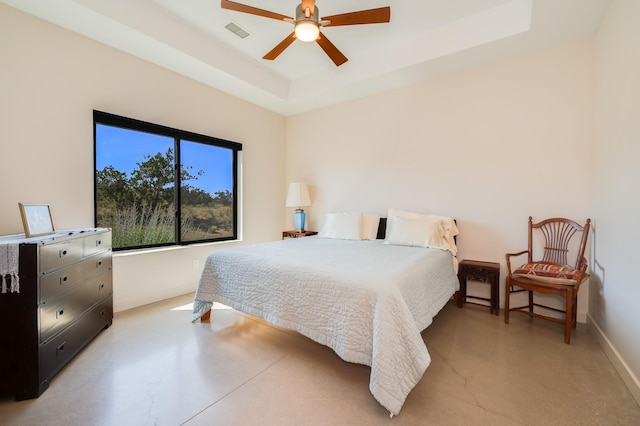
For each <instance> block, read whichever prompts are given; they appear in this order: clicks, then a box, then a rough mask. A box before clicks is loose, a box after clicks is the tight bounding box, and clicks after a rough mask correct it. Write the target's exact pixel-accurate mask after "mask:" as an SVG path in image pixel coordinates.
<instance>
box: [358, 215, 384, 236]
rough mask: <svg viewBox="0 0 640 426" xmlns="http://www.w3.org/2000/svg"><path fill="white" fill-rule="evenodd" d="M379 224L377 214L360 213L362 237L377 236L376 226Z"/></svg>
mask: <svg viewBox="0 0 640 426" xmlns="http://www.w3.org/2000/svg"><path fill="white" fill-rule="evenodd" d="M379 224H380V215H379V214H363V215H362V239H363V240H375V239H376V238H378V226H379Z"/></svg>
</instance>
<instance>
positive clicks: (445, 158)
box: [286, 42, 594, 322]
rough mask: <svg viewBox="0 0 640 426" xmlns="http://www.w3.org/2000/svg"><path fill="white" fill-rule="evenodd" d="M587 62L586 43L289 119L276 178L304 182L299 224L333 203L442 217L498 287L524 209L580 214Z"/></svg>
mask: <svg viewBox="0 0 640 426" xmlns="http://www.w3.org/2000/svg"><path fill="white" fill-rule="evenodd" d="M593 68H594V67H593V43H591V42H587V43H582V44H579V45H574V46H570V47H566V48H563V49H559V50H554V51H547V52H544V53H540V54H536V55H533V56H527V57H523V58H519V59H516V60H510V61H507V62H501V63H498V64H495V65H491V66H485V67H482V68H476V69H473V70H469V71H466V72H463V73H459V74H456V75H452V76H449V77H444V78H440V79H438V80H435V81H431V82H428V83H424V84H421V85H416V86H411V87H408V88H404V89H399V90H395V91H392V92H387V93H383V94H380V95H376V96H370V97H367V98H365V99H361V100H357V101H353V102H349V103H345V104H342V105H339V106H335V107H331V108H325V109H322V110H317V111H313V112H309V113H305V114H300V115H296V116H293V117H290V118H289V119H288V120H287V147H286V150H287V151H286V152H287V161H286V165H287V174H286V175H287V180H288V181H297V180H302V181H306V182H307V183H308V184H310V185H311V189H310V191H311V192H312V193H311V198H312V203H313V206H312V207H311V208H310V209H308V212H309V217H308V220H309V225H308V226H307V228H308V229H318V228H319V227H320V226H321V225H322V219H323V214H324V213H327V212H331V211H341V210H358V211H364V212H370V213H382V214H384V213H385V212H386V210H387V209H388V208H389V207H395V208H400V209H406V210H413V211H419V212H426V213H435V214H443V215H448V216H453V217H455V218H456V219H457V220H458V226H459V228H460V231H461V235H460V237H459V239H458V246H459V259H465V258H467V259H477V260H486V261H495V262H500V263H501V264H502V265H503V268H502V272H501V282H502V283H503V282H504V275H505V269H504V268H505V266H504V264H505V261H504V259H505V253H506V252H515V251H520V250H523V249H526V247H527V219H528V217H529V215H532V216H533V217H534V218H535V219H542V218H547V217H553V216H565V217H569V218H574V219H575V220H578V221H580V222H584V220H585V219H586V218H587V217H588V216H589V205H590V203H589V197H590V158H591V147H592V138H593V124H592V123H593V87H594V81H593V78H594V77H593ZM289 216H290V212H287V215H286V220H288V223H289V224H290V223H292V219H291V218H290V217H289ZM485 287H486V286H485ZM500 291H501V304H502V305H504V288H503V284H501V290H500ZM587 293H588V288H587V287H586V286H583V290H581V293H580V301H579V308H578V320H579V321H581V322H584V321H585V318H586V305H587Z"/></svg>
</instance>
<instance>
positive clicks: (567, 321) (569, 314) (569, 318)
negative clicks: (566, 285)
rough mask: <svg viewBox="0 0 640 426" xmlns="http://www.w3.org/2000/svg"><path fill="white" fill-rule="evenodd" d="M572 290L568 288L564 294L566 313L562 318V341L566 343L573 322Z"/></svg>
mask: <svg viewBox="0 0 640 426" xmlns="http://www.w3.org/2000/svg"><path fill="white" fill-rule="evenodd" d="M573 293H574V292H573V291H571V290H569V291H567V293H566V294H565V295H564V296H565V302H566V303H565V306H566V313H565V318H564V342H565V343H566V344H567V345H568V344H569V342H570V341H571V326H572V323H573V311H574V309H573Z"/></svg>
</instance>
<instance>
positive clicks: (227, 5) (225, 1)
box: [220, 0, 293, 21]
mask: <svg viewBox="0 0 640 426" xmlns="http://www.w3.org/2000/svg"><path fill="white" fill-rule="evenodd" d="M220 7H222V8H223V9H228V10H234V11H236V12H243V13H249V14H251V15H258V16H264V17H265V18H271V19H277V20H278V21H286V20H293V18H291V17H289V16H285V15H281V14H279V13H275V12H269V11H268V10H263V9H258V8H257V7H252V6H247V5H245V4H240V3H236V2H233V1H229V0H221V2H220Z"/></svg>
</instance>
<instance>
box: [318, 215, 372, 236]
mask: <svg viewBox="0 0 640 426" xmlns="http://www.w3.org/2000/svg"><path fill="white" fill-rule="evenodd" d="M318 236H319V237H321V238H337V239H342V240H359V239H360V238H361V237H362V213H360V212H342V213H327V214H326V215H325V221H324V225H323V227H322V230H321V231H320V232H319V233H318Z"/></svg>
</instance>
